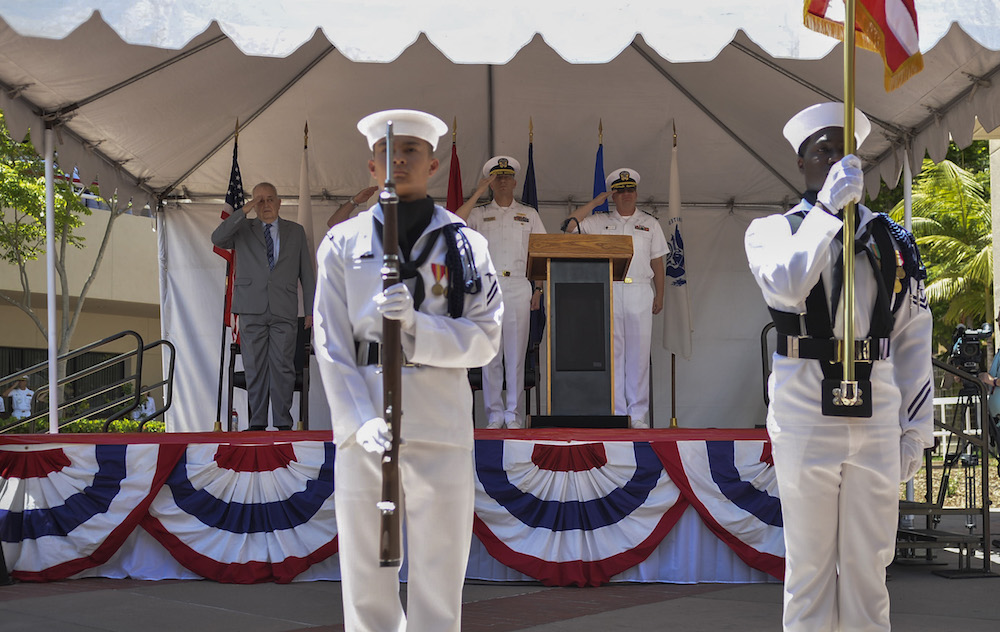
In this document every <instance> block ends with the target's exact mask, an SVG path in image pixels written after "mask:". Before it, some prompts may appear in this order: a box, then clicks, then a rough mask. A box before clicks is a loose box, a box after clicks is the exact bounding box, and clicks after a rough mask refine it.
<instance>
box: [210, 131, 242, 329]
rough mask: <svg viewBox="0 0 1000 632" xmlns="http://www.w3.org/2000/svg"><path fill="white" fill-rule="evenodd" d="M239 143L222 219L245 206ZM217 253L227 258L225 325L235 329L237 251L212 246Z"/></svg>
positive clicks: (223, 319) (235, 148)
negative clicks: (233, 309)
mask: <svg viewBox="0 0 1000 632" xmlns="http://www.w3.org/2000/svg"><path fill="white" fill-rule="evenodd" d="M236 154H237V143H236V141H235V140H234V141H233V168H232V171H230V173H229V188H228V189H227V190H226V205H225V206H224V207H223V208H222V219H226V218H227V217H229V214H230V213H232V212H234V211H238V210H240V209H242V208H243V202H244V198H243V178H241V177H240V165H239V162H238V161H237V160H236ZM212 249H213V250H214V251H215V254H217V255H219V256H220V257H222V258H223V259H225V260H226V298H225V301H226V306H225V310H224V313H223V316H222V321H223V323H224V324H225V325H227V326H229V327H233V328H234V329H235V327H236V323H235V321H234V319H233V318H232V313H231V309H232V305H233V277H234V276H235V274H236V253H235V252H234V251H232V250H226V249H225V248H219V247H218V246H212Z"/></svg>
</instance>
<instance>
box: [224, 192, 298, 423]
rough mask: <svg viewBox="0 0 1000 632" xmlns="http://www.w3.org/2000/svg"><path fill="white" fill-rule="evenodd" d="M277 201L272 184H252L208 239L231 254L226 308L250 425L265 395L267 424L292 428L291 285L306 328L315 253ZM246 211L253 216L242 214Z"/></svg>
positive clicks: (260, 413)
mask: <svg viewBox="0 0 1000 632" xmlns="http://www.w3.org/2000/svg"><path fill="white" fill-rule="evenodd" d="M280 208H281V198H279V197H278V191H277V189H276V188H275V187H274V185H273V184H271V183H269V182H261V183H260V184H258V185H257V186H255V187H254V188H253V200H251V201H250V202H248V203H247V204H246V205H245V206H244V207H243V209H242V210H241V211H233V212H232V213H230V215H229V217H227V218H226V219H225V220H223V221H222V223H221V224H219V227H218V228H216V229H215V231H214V232H213V233H212V243H213V244H215V245H216V246H218V247H220V248H227V249H234V250H235V251H236V274H235V282H234V284H233V313H234V314H239V316H240V321H239V326H240V349H241V351H242V354H243V367H244V369H245V370H246V375H247V396H248V397H249V400H250V411H251V416H250V428H249V429H250V430H264V429H265V428H266V427H267V407H268V400H269V399H270V403H271V406H272V408H271V412H272V416H273V421H274V427H275V428H277V429H278V430H291V429H292V415H291V412H290V410H291V407H292V392H293V391H294V387H295V364H294V360H295V337H296V333H297V331H296V329H297V327H296V317H297V314H298V291H297V290H298V286H299V284H300V283H301V285H302V300H303V302H304V305H303V308H304V310H305V311H304V312H303V313H305V314H306V317H305V326H306V327H307V328H308V327H310V326H312V311H313V293H314V292H315V289H316V274H315V271H314V270H313V261H314V259H315V254H314V253H312V252H310V251H309V246H308V245H307V242H306V233H305V230H304V229H303V228H302V226H300V225H299V224H296V223H295V222H290V221H288V220H286V219H281V218H279V217H278V209H280ZM251 211H256V212H257V217H256V218H255V219H252V220H251V219H247V216H248V214H249V213H250V212H251Z"/></svg>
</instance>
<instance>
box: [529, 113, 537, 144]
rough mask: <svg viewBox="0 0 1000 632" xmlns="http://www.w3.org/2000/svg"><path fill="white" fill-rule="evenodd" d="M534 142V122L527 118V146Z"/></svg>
mask: <svg viewBox="0 0 1000 632" xmlns="http://www.w3.org/2000/svg"><path fill="white" fill-rule="evenodd" d="M533 142H535V121H533V120H532V118H531V117H530V116H529V117H528V144H529V145H530V144H531V143H533Z"/></svg>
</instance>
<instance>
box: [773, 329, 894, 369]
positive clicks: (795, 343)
mask: <svg viewBox="0 0 1000 632" xmlns="http://www.w3.org/2000/svg"><path fill="white" fill-rule="evenodd" d="M844 348H845V345H844V341H843V340H837V339H836V338H810V337H808V336H789V335H786V334H778V348H777V353H778V355H783V356H785V357H786V358H802V359H807V360H819V361H821V362H830V363H838V362H843V360H844ZM888 357H889V339H888V338H864V339H863V340H855V341H854V360H855V361H856V362H859V363H861V362H865V363H871V362H874V361H876V360H885V359H886V358H888Z"/></svg>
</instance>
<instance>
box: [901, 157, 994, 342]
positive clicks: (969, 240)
mask: <svg viewBox="0 0 1000 632" xmlns="http://www.w3.org/2000/svg"><path fill="white" fill-rule="evenodd" d="M986 160H987V162H988V156H987V157H986ZM974 166H981V164H976V165H974ZM988 175H989V174H988V171H987V172H979V173H976V172H972V171H969V170H967V169H963V168H962V167H960V166H959V165H958V164H956V163H955V162H952V161H951V160H943V161H941V162H940V163H938V164H936V165H935V164H934V163H933V162H931V161H930V160H925V161H924V164H923V169H922V170H921V172H920V174H919V175H918V176H917V177H916V178H915V179H914V183H913V234H914V236H915V237H916V238H917V244H918V245H919V246H920V252H921V254H922V256H923V259H924V264H925V265H926V266H927V276H928V278H927V298H928V300H929V301H930V304H931V306H932V309H933V310H934V313H935V316H936V317H937V318H936V320H935V338H936V339H938V341H939V342H945V341H947V342H946V344H947V343H950V336H951V333H952V331H953V330H954V326H955V325H957V324H958V323H964V324H966V325H968V326H971V327H977V326H979V325H980V324H981V323H984V322H990V321H991V320H992V317H991V314H992V313H993V233H992V214H991V209H990V201H989V191H988V186H987V185H984V180H987V181H988ZM984 176H985V178H984ZM891 215H892V217H893V219H895V220H896V221H898V222H902V219H903V203H902V201H900V202H899V203H897V204H896V206H895V207H894V208H893V210H892V213H891Z"/></svg>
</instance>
